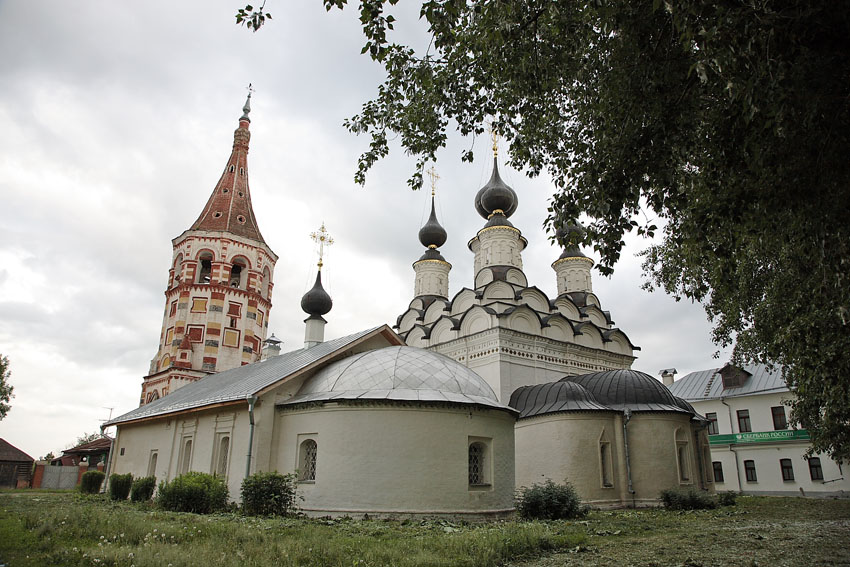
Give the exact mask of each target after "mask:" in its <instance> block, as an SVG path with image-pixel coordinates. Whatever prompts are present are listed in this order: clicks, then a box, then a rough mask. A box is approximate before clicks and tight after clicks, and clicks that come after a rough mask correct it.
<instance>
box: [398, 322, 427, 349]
mask: <svg viewBox="0 0 850 567" xmlns="http://www.w3.org/2000/svg"><path fill="white" fill-rule="evenodd" d="M404 342H405V343H407V346H415V347H422V348H424V347H426V346H428V339H427V337H426V336H425V329H423V328H422V327H421V326H420V325H417V326H415V327H413V329H411V330H410V332H409V333H407V336H406V337H405V338H404Z"/></svg>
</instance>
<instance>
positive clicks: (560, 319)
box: [543, 313, 575, 342]
mask: <svg viewBox="0 0 850 567" xmlns="http://www.w3.org/2000/svg"><path fill="white" fill-rule="evenodd" d="M544 322H545V323H546V326H545V327H543V336H544V337H547V338H550V339H555V340H556V341H563V342H572V341H573V337H574V336H575V332H574V331H573V325H572V323H570V321H569V319H567V318H566V317H564V316H563V315H561V314H560V313H556V314H555V315H551V316H549V317H547V318H546V319H545V320H544Z"/></svg>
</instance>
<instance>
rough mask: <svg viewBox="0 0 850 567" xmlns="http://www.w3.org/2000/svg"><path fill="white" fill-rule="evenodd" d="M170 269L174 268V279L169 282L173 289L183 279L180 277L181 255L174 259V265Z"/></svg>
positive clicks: (181, 270)
mask: <svg viewBox="0 0 850 567" xmlns="http://www.w3.org/2000/svg"><path fill="white" fill-rule="evenodd" d="M172 268H174V277H173V278H172V280H171V287H174V286H178V285H180V281H181V279H182V277H183V276H182V275H181V274H182V272H183V254H178V255H177V257H176V258H175V259H174V265H173V266H172Z"/></svg>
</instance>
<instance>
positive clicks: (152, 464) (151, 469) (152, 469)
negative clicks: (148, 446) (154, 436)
mask: <svg viewBox="0 0 850 567" xmlns="http://www.w3.org/2000/svg"><path fill="white" fill-rule="evenodd" d="M157 455H158V453H157V452H156V451H151V456H150V460H148V476H156V459H157Z"/></svg>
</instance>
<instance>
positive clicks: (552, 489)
mask: <svg viewBox="0 0 850 567" xmlns="http://www.w3.org/2000/svg"><path fill="white" fill-rule="evenodd" d="M517 512H519V515H520V517H521V518H525V519H528V520H564V519H567V518H580V517H582V516H584V515H586V514H587V507H586V506H582V505H581V498H579V495H578V493H577V492H576V491H575V488H573V486H572V485H571V484H570V483H564V484H555V483H554V482H552V481H551V480H547V481H546V482H544V483H543V484H534V485H532V486H531V488H528V487H522V488H520V490H519V494H518V497H517Z"/></svg>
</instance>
